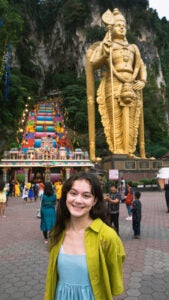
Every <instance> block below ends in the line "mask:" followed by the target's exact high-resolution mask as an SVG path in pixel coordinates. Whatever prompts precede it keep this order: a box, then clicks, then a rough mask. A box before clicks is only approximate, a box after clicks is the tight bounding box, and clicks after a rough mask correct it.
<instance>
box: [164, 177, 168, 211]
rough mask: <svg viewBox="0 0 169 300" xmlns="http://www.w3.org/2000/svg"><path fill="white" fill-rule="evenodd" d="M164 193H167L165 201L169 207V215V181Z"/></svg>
mask: <svg viewBox="0 0 169 300" xmlns="http://www.w3.org/2000/svg"><path fill="white" fill-rule="evenodd" d="M164 191H165V201H166V206H167V213H169V180H167V182H166V183H165V185H164Z"/></svg>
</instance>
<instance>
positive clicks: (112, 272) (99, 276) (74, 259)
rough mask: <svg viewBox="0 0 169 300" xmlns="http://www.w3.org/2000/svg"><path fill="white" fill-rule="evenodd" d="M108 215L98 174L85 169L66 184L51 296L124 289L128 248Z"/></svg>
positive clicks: (53, 237) (53, 249)
mask: <svg viewBox="0 0 169 300" xmlns="http://www.w3.org/2000/svg"><path fill="white" fill-rule="evenodd" d="M105 216H106V211H105V204H104V200H103V193H102V189H101V185H100V182H99V180H98V179H97V177H96V176H95V175H93V174H90V173H84V172H80V173H77V174H75V175H73V176H72V177H71V178H69V179H68V180H67V181H66V182H65V183H64V185H63V188H62V196H61V199H60V201H59V204H58V209H57V221H56V225H55V227H54V229H53V230H52V231H51V234H50V259H49V265H48V272H47V278H46V291H45V297H44V299H45V300H59V299H62V300H65V299H69V300H77V299H81V300H86V299H88V300H94V299H97V300H100V299H102V300H105V299H106V300H112V295H119V294H121V293H122V292H123V278H122V262H123V261H124V257H125V253H124V248H123V245H122V242H121V240H120V238H119V236H118V235H117V233H116V232H115V230H114V229H112V228H111V227H109V226H108V225H106V224H105V222H104V221H105Z"/></svg>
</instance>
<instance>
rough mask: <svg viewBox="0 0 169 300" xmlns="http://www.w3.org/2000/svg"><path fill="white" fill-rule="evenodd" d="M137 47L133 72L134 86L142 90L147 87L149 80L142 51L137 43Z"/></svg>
mask: <svg viewBox="0 0 169 300" xmlns="http://www.w3.org/2000/svg"><path fill="white" fill-rule="evenodd" d="M134 48H135V67H134V72H133V80H134V84H133V88H134V89H135V90H142V89H143V88H144V87H145V84H146V80H147V71H146V66H145V64H144V62H143V60H142V58H141V55H140V51H139V49H138V47H137V46H136V45H134Z"/></svg>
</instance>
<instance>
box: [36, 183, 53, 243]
mask: <svg viewBox="0 0 169 300" xmlns="http://www.w3.org/2000/svg"><path fill="white" fill-rule="evenodd" d="M55 205H56V195H55V193H54V191H53V187H52V184H51V183H50V182H47V183H45V187H44V193H43V195H42V200H41V210H40V212H41V213H40V214H41V223H40V229H41V231H42V232H43V237H44V243H45V244H47V243H48V232H49V231H50V230H51V229H52V228H53V227H54V225H55V223H56V211H55Z"/></svg>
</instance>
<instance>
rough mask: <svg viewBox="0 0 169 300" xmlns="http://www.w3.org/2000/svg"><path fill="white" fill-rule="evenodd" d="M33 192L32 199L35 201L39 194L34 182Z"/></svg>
mask: <svg viewBox="0 0 169 300" xmlns="http://www.w3.org/2000/svg"><path fill="white" fill-rule="evenodd" d="M33 194H34V200H35V202H36V201H37V199H38V194H39V186H38V184H37V183H36V182H35V183H34V184H33Z"/></svg>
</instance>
